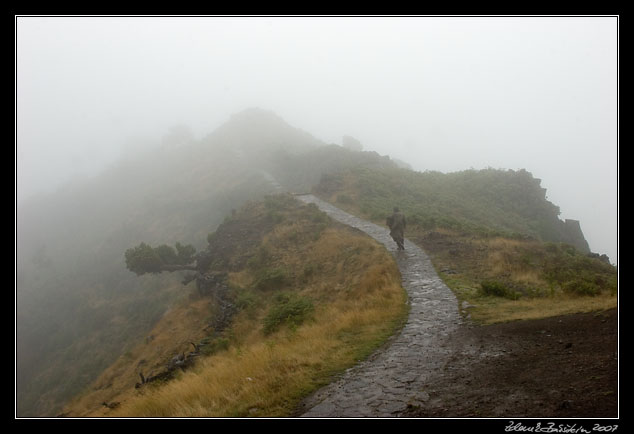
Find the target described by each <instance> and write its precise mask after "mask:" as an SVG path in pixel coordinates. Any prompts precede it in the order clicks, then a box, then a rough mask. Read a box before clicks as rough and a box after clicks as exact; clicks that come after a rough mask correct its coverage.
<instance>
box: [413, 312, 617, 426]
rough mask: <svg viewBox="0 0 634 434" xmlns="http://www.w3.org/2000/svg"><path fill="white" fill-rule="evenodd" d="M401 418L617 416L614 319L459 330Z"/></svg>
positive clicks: (569, 318)
mask: <svg viewBox="0 0 634 434" xmlns="http://www.w3.org/2000/svg"><path fill="white" fill-rule="evenodd" d="M451 345H452V346H453V356H452V357H451V358H450V359H449V362H448V363H447V365H446V366H445V368H444V371H443V374H442V375H440V376H438V377H437V378H434V379H432V381H431V382H430V383H429V385H428V388H427V390H426V392H427V394H428V396H429V400H428V401H427V402H426V404H425V405H424V406H420V407H411V408H409V410H408V412H407V414H403V415H402V416H405V417H436V418H438V417H442V418H445V417H446V418H462V417H499V418H510V417H513V418H517V417H526V418H614V417H618V384H619V381H618V353H617V351H618V312H617V310H616V309H611V310H608V311H604V312H600V313H597V312H594V313H580V314H574V315H565V316H559V317H552V318H546V319H539V320H530V321H515V322H510V323H504V324H494V325H488V326H470V327H462V328H460V329H459V330H458V331H457V332H456V333H455V335H454V336H453V338H452V344H451Z"/></svg>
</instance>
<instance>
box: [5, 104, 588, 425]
mask: <svg viewBox="0 0 634 434" xmlns="http://www.w3.org/2000/svg"><path fill="white" fill-rule="evenodd" d="M405 164H406V163H405ZM402 166H403V162H395V161H393V160H392V159H390V158H389V157H388V156H381V155H379V154H377V153H376V152H365V151H360V150H351V149H348V148H344V147H342V146H339V145H334V144H327V143H324V142H322V141H321V140H319V139H316V138H315V137H313V136H312V135H310V134H309V133H307V132H305V131H302V130H300V129H298V128H295V127H292V126H291V125H289V124H288V123H286V122H285V121H284V120H283V119H282V118H281V117H279V116H277V115H276V114H275V113H273V112H271V111H266V110H262V109H257V108H251V109H247V110H245V111H242V112H240V113H237V114H235V115H233V116H232V117H231V118H230V119H229V120H228V121H227V122H226V123H225V124H223V125H221V126H220V127H219V128H217V129H216V130H214V131H213V132H212V133H210V134H209V135H207V136H206V137H204V138H202V139H201V140H197V141H196V140H184V141H182V142H180V144H179V145H178V146H174V147H163V148H162V149H154V150H151V151H149V152H147V153H145V154H143V155H139V156H136V157H135V158H134V159H128V160H126V161H122V162H121V163H119V164H117V165H113V166H112V167H110V168H109V169H107V170H106V171H104V172H103V173H102V174H100V175H98V176H96V177H94V178H92V179H89V180H86V181H85V183H84V184H82V185H68V186H67V187H65V188H64V189H62V190H60V191H59V192H58V193H54V194H50V195H40V196H38V197H37V198H36V199H32V200H29V201H27V202H25V203H24V204H23V205H22V206H21V207H19V208H18V210H17V225H16V238H17V245H16V334H17V341H16V348H17V361H18V363H17V372H16V381H17V408H18V415H24V416H33V415H37V416H41V415H52V414H55V412H56V411H58V410H59V409H60V408H61V406H62V404H63V403H64V402H65V401H66V400H68V399H70V398H71V397H73V396H75V395H76V394H77V393H78V392H79V391H81V390H82V389H84V388H85V387H86V386H88V385H89V384H90V383H91V382H92V381H93V380H94V379H95V378H97V376H98V375H99V374H100V373H102V372H103V371H104V369H106V368H107V367H108V366H110V365H111V364H112V363H113V361H114V360H115V359H116V358H117V357H118V356H119V355H120V354H122V353H124V352H125V351H126V350H128V349H130V348H132V347H133V346H134V345H135V343H136V342H139V341H141V340H143V339H145V338H146V336H147V334H148V332H149V331H150V330H151V329H152V327H153V326H154V325H155V324H156V323H157V321H158V320H159V319H160V318H161V317H162V316H163V314H164V313H165V312H166V310H167V309H168V308H169V306H171V305H172V304H173V303H174V302H175V301H176V300H179V299H181V298H182V296H183V294H182V292H183V291H182V285H180V283H179V280H178V277H177V276H168V275H155V276H146V277H143V278H137V277H136V276H133V275H132V273H130V272H129V271H127V270H126V268H125V263H124V257H123V252H124V251H125V250H126V249H128V248H130V247H132V246H134V245H137V244H139V243H141V242H147V243H149V244H152V245H158V244H163V243H166V244H171V245H173V244H174V243H176V242H183V243H187V244H190V243H191V244H193V245H194V246H195V247H196V248H197V249H203V248H205V246H206V240H207V236H208V234H210V233H212V232H214V231H215V230H216V228H217V227H218V225H220V224H221V223H222V222H223V220H224V219H225V218H226V217H227V216H229V215H230V214H231V213H232V210H235V209H239V208H241V207H242V206H243V205H244V204H245V203H247V202H250V201H257V200H260V199H262V198H263V197H264V196H266V195H269V194H274V193H279V192H280V191H284V190H285V191H290V192H299V193H301V192H307V191H310V190H311V189H312V188H313V187H314V186H316V185H318V184H320V182H322V181H323V182H322V185H321V188H322V189H324V188H326V189H330V190H328V192H330V193H339V195H338V196H334V197H335V199H334V200H336V201H339V202H341V203H344V202H345V201H346V200H348V199H349V200H352V201H354V200H355V198H354V197H352V196H350V197H348V198H346V196H345V194H350V195H354V194H356V193H354V191H356V190H357V189H358V188H359V187H361V188H362V192H363V194H364V195H365V196H364V197H363V200H364V201H365V200H370V202H372V194H374V193H372V191H373V190H372V189H373V188H375V189H376V191H375V193H376V197H377V198H379V197H381V198H382V200H383V199H384V197H383V196H382V195H383V193H384V192H385V190H382V189H383V187H382V182H383V181H381V182H378V179H379V178H380V177H382V176H396V177H397V178H392V179H399V178H398V177H402V174H411V176H415V172H412V171H411V170H405V169H399V167H402ZM360 168H361V169H363V170H368V171H370V172H371V173H375V174H376V176H374V175H373V176H372V178H371V179H374V181H373V182H375V181H376V183H375V184H373V185H367V186H365V187H363V186H362V185H360V184H358V183H357V184H354V183H353V184H350V185H348V184H346V182H347V181H346V180H350V179H351V178H346V179H343V178H340V176H345V175H340V174H345V173H352V172H350V171H355V170H359V169H360ZM399 171H403V172H399ZM328 174H334V176H333V177H331V178H327V177H326V178H324V175H328ZM407 176H410V175H407ZM329 179H330V181H331V184H328V180H329ZM359 179H361V178H359ZM359 179H357V181H358V180H359ZM368 179H370V178H368ZM488 179H489V180H490V179H491V178H490V177H489V178H488ZM526 179H527V180H528V181H529V184H530V183H531V182H533V181H531V179H532V177H531V176H526ZM366 180H367V179H366ZM357 181H355V182H357ZM332 182H334V183H335V184H336V185H333V184H332ZM390 182H392V181H390ZM434 182H439V183H441V184H443V183H444V184H443V185H446V187H443V188H453V187H451V186H450V185H449V184H447V183H446V182H445V181H444V180H443V179H440V178H437V179H434ZM473 182H476V183H477V182H478V178H477V176H476V177H475V178H474V179H473ZM337 183H339V184H337ZM399 188H400V187H399ZM398 191H401V192H403V191H405V190H403V189H400V190H398ZM344 193H345V194H344ZM368 194H370V196H368ZM386 197H388V198H389V195H388V196H386ZM368 198H369V199H368ZM535 200H536V202H535V203H536V204H540V205H539V206H542V205H543V206H544V207H545V208H548V209H552V208H553V206H552V204H550V203H549V202H547V201H545V196H544V198H543V201H542V199H539V198H537V199H535ZM376 203H378V202H377V201H375V202H374V204H376ZM491 203H492V202H491ZM366 205H367V203H366ZM384 205H385V203H384ZM392 205H393V204H390V205H389V207H388V208H387V209H386V210H385V212H389V211H390V210H391V206H392ZM386 206H387V205H386ZM470 206H473V207H477V206H478V205H477V200H476V199H475V198H474V200H473V201H472V202H470V203H469V204H466V205H465V208H464V210H463V211H464V212H463V214H461V215H464V216H468V215H469V210H470V209H472V208H469V207H470ZM495 206H497V207H499V209H500V210H501V211H500V213H499V214H500V219H501V220H500V221H503V220H504V219H505V218H506V219H507V220H508V219H513V218H515V216H517V215H519V214H514V213H524V212H525V211H528V214H530V209H529V210H526V209H524V208H522V207H521V206H516V209H514V210H512V212H511V211H510V210H505V208H504V207H505V204H503V203H497V204H496V205H495ZM439 209H442V208H439ZM371 211H373V212H382V211H381V210H379V209H378V208H372V209H371ZM553 212H556V213H557V214H558V210H555V211H553ZM421 218H427V216H422V217H421ZM526 219H527V220H526V221H527V222H528V223H527V224H529V225H530V224H531V220H530V215H529V216H528V217H526ZM555 220H556V221H555ZM421 221H422V220H421ZM429 221H431V220H425V222H426V223H425V224H427V223H429ZM435 221H437V222H439V223H440V222H442V221H443V220H442V219H440V218H437V216H436V220H435ZM483 222H484V223H483ZM551 222H553V224H554V225H557V224H559V223H561V224H564V223H562V222H559V220H557V219H554V220H552V219H551ZM478 224H480V225H482V224H486V221H485V220H481V221H479V222H478ZM573 226H574V223H573ZM509 227H513V225H511V224H510V225H509ZM553 227H554V226H553ZM540 230H541V229H540ZM566 230H568V229H566ZM555 232H556V233H560V232H561V230H560V229H557V230H556V231H555ZM572 232H574V234H573V235H574V236H573V237H572V238H575V239H576V240H577V241H579V244H578V245H579V246H581V250H583V242H585V239H583V235H582V234H581V230H580V228H579V229H578V231H577V230H576V228H573V230H572ZM540 233H542V232H540ZM544 233H547V230H546V232H544ZM572 238H571V239H572ZM581 240H582V241H581ZM553 241H560V240H559V239H553ZM586 245H587V243H586Z"/></svg>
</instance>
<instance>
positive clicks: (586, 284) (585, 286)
mask: <svg viewBox="0 0 634 434" xmlns="http://www.w3.org/2000/svg"><path fill="white" fill-rule="evenodd" d="M561 289H562V290H563V291H564V292H565V293H568V294H574V295H590V296H595V295H599V294H600V293H601V287H600V286H599V285H597V284H596V283H595V282H592V281H589V280H584V279H575V280H571V281H569V282H566V283H565V284H564V285H563V286H562V288H561Z"/></svg>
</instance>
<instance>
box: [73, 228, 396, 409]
mask: <svg viewBox="0 0 634 434" xmlns="http://www.w3.org/2000/svg"><path fill="white" fill-rule="evenodd" d="M301 229H302V228H301V226H295V225H292V224H291V225H286V226H285V227H280V228H277V229H276V230H275V231H273V232H272V233H270V234H269V235H268V236H266V237H265V239H264V240H263V242H262V246H264V248H265V249H266V250H267V252H268V254H269V255H270V258H272V259H271V260H272V261H274V263H273V265H275V266H283V267H284V268H285V269H286V270H289V273H290V274H292V275H293V281H294V282H296V283H297V282H302V285H301V286H298V287H293V288H291V289H290V290H292V291H293V292H295V293H297V294H299V295H301V296H304V297H308V298H310V299H311V300H313V301H314V306H315V310H314V312H313V313H312V315H311V317H310V318H309V319H308V320H307V321H305V322H304V323H303V324H302V325H301V326H298V327H292V328H289V327H282V328H281V329H280V330H279V331H277V332H275V333H273V334H270V335H265V334H263V333H262V320H263V318H264V316H265V315H266V313H267V310H266V308H260V309H259V310H257V309H256V310H254V311H246V310H245V311H242V312H240V313H239V314H238V315H237V316H236V317H235V318H234V321H233V325H232V327H231V330H230V332H229V333H228V335H229V336H231V342H232V344H231V346H230V347H229V349H227V350H224V351H221V352H218V353H216V354H214V355H212V356H208V357H201V358H200V360H199V362H198V363H197V364H196V365H195V366H194V367H193V368H191V369H190V370H188V371H186V372H182V373H179V374H178V375H177V377H176V378H175V379H173V380H171V381H169V382H167V383H163V384H160V385H156V386H155V385H149V386H144V387H142V388H141V389H134V382H135V381H138V371H137V370H135V368H134V366H133V365H135V364H136V363H138V357H147V353H142V354H143V355H139V356H137V357H136V358H134V359H130V360H127V361H124V360H122V361H121V363H120V364H119V365H117V367H113V368H111V369H110V370H108V371H107V373H105V374H104V376H102V377H104V378H102V381H101V382H100V383H99V384H100V385H101V386H102V387H104V390H102V391H101V393H95V394H92V396H91V397H90V399H86V397H85V398H84V400H83V401H81V402H78V403H76V404H75V406H74V407H73V412H72V413H71V415H83V416H108V417H250V416H255V417H258V416H260V417H261V416H267V417H282V416H289V415H291V414H292V413H293V411H294V409H295V407H296V405H297V404H298V403H299V400H300V399H301V398H302V397H304V396H306V395H307V394H308V393H310V392H311V391H313V390H315V389H316V388H318V387H319V386H321V385H324V384H326V383H327V382H328V381H329V380H330V378H331V377H332V375H333V374H335V373H337V372H341V371H343V370H345V369H346V368H348V367H350V366H352V365H354V364H355V363H356V362H357V361H358V360H359V359H361V358H363V357H366V356H367V355H369V353H370V352H371V351H372V350H373V349H375V348H377V347H378V346H379V345H380V344H381V343H382V342H384V341H385V339H387V337H389V336H390V335H391V334H392V333H393V332H394V331H395V329H396V328H397V327H399V326H400V325H401V324H402V321H403V320H404V318H405V317H406V315H407V303H406V301H407V296H406V293H405V291H404V290H403V288H402V287H401V283H400V273H399V270H398V267H397V266H396V264H395V263H394V260H393V258H392V257H391V255H389V253H388V252H387V251H386V250H385V249H383V248H382V247H381V246H379V245H378V244H377V243H376V242H374V241H373V240H371V239H369V238H368V237H366V236H365V235H362V234H359V233H357V232H354V231H351V230H349V229H347V228H344V227H340V226H335V227H329V228H327V229H325V230H323V231H322V232H321V233H320V235H319V237H318V238H317V239H311V240H310V242H306V240H305V239H303V241H302V240H298V237H302V236H304V237H305V236H306V234H305V233H304V234H302V231H301ZM307 266H310V267H312V268H311V269H314V270H316V271H314V272H312V273H310V274H307V275H305V273H304V272H303V270H305V269H306V267H307ZM229 280H230V283H231V285H232V287H237V288H240V287H244V288H246V287H249V285H251V284H252V283H253V276H252V275H251V274H250V272H249V271H248V270H243V271H240V272H235V273H232V274H231V275H230V276H229ZM274 293H275V292H262V293H258V297H260V298H261V299H262V300H263V301H262V303H263V304H264V305H266V302H267V300H270V299H271V298H272V297H273V295H274ZM198 303H202V301H198ZM194 305H195V304H194ZM194 305H192V306H188V305H184V306H182V307H181V309H191V308H193V306H194ZM208 307H210V306H208ZM203 310H204V309H203ZM208 311H209V309H207V312H208ZM177 312H178V309H174V310H173V311H172V313H171V315H172V317H170V314H168V315H166V317H165V318H164V319H163V320H162V321H161V323H160V324H159V325H157V328H156V336H157V339H158V336H159V335H165V336H166V337H165V339H167V340H169V339H170V338H169V337H167V336H168V334H169V333H170V332H171V328H170V327H173V326H174V323H175V321H177V318H176V315H177ZM178 315H179V316H178V318H181V319H183V318H184V312H181V313H178ZM190 325H191V323H190ZM194 328H196V327H194ZM198 329H200V327H198ZM173 337H175V335H174V336H173ZM177 339H183V338H182V337H178V338H177ZM171 342H172V344H173V343H174V342H175V341H171ZM143 346H144V344H140V347H143ZM164 346H165V347H166V348H168V347H169V344H168V342H166V343H165V345H164ZM172 347H173V345H172ZM132 353H133V354H134V355H136V354H137V350H136V349H135V350H134V351H133V352H132ZM138 354H141V352H139V353H138ZM124 367H125V369H124ZM117 376H121V377H125V378H126V380H125V381H124V383H125V384H121V385H117V387H116V389H117V390H116V391H115V390H114V387H113V386H108V384H107V383H108V381H110V380H113V379H114V378H116V377H117ZM106 377H107V379H108V380H106ZM106 389H110V390H106ZM106 391H107V392H108V393H107V394H106V393H104V392H106ZM115 392H116V393H115ZM102 401H108V402H110V401H117V402H120V404H119V405H118V407H117V408H115V409H107V408H105V407H103V406H101V405H100V404H101V402H102Z"/></svg>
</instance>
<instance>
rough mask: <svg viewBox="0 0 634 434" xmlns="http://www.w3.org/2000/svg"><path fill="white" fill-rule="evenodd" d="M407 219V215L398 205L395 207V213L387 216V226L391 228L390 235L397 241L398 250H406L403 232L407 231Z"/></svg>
mask: <svg viewBox="0 0 634 434" xmlns="http://www.w3.org/2000/svg"><path fill="white" fill-rule="evenodd" d="M406 225H407V221H406V220H405V216H404V215H403V213H401V211H400V210H399V209H398V207H396V206H395V207H394V213H393V214H392V215H391V216H389V217H388V218H387V226H388V227H389V228H390V236H391V237H392V239H393V240H394V241H395V242H396V245H397V246H398V250H405V245H404V240H403V232H405V226H406Z"/></svg>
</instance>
